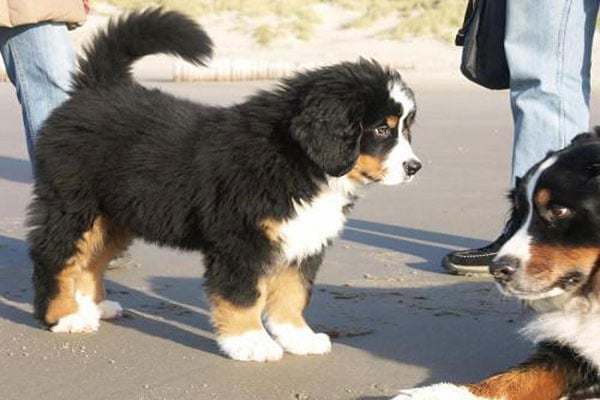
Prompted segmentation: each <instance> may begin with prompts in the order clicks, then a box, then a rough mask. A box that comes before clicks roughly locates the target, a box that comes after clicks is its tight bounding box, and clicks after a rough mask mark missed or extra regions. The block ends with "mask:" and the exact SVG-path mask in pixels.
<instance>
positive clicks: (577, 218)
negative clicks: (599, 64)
mask: <svg viewBox="0 0 600 400" xmlns="http://www.w3.org/2000/svg"><path fill="white" fill-rule="evenodd" d="M511 198H512V199H513V203H514V210H515V213H516V215H515V217H516V218H517V221H520V224H519V229H518V230H517V231H516V232H515V234H514V235H513V236H512V237H511V238H510V240H509V241H508V242H506V243H505V244H504V246H502V248H501V249H500V251H499V253H498V255H497V256H496V258H495V260H494V261H493V263H492V265H491V266H490V272H491V273H492V275H493V276H494V279H495V281H496V283H497V285H498V287H499V288H500V290H501V291H502V293H504V294H506V295H508V296H513V297H516V298H518V299H521V300H523V301H524V302H526V303H527V304H528V305H530V306H531V307H532V308H533V309H534V310H536V311H538V312H539V314H537V315H536V316H535V318H534V319H533V320H532V321H531V322H529V323H528V324H527V325H526V326H525V328H524V329H523V330H522V332H523V333H524V335H525V336H526V337H528V338H530V339H531V340H532V341H533V342H534V343H536V344H537V349H536V352H535V353H534V354H533V355H532V356H531V357H530V358H529V359H528V360H527V361H525V362H524V363H522V364H521V365H519V366H517V367H515V368H513V369H511V370H509V371H507V372H504V373H501V374H498V375H495V376H492V377H491V378H488V379H485V380H484V381H482V382H479V383H476V384H471V385H453V384H448V383H442V384H438V385H432V386H429V387H424V388H417V389H411V390H406V391H403V392H402V393H401V394H400V395H399V396H397V397H396V398H395V399H397V400H405V399H412V400H426V399H427V400H436V399H456V400H459V399H465V400H469V399H472V400H476V399H477V400H481V399H486V400H487V399H495V400H556V399H561V398H565V399H598V398H600V390H598V389H600V386H599V384H600V376H599V373H600V339H599V335H600V128H596V129H595V131H594V132H593V133H585V134H581V135H579V136H577V137H576V138H575V139H574V140H573V141H572V143H571V144H570V145H569V146H568V147H566V148H565V149H563V150H560V151H557V152H552V153H550V154H548V156H547V157H546V158H545V159H543V160H542V161H540V162H539V163H538V164H536V165H535V166H534V167H532V168H531V169H530V170H529V171H528V172H527V174H526V175H525V177H523V179H521V180H520V183H519V184H518V186H517V189H516V190H515V191H514V192H513V193H512V195H511Z"/></svg>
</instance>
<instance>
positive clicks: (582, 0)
mask: <svg viewBox="0 0 600 400" xmlns="http://www.w3.org/2000/svg"><path fill="white" fill-rule="evenodd" d="M597 12H598V0H546V1H544V2H543V5H542V4H541V3H540V2H539V1H537V0H508V1H507V25H506V37H505V48H506V57H507V61H508V66H509V69H510V76H511V82H510V100H511V107H512V113H513V119H514V149H513V164H512V178H513V180H512V182H511V184H514V182H515V180H514V179H515V178H516V177H521V176H523V175H524V174H525V173H526V172H527V170H528V169H529V168H530V167H532V166H533V165H534V164H535V163H536V162H538V161H539V160H541V159H542V158H544V157H545V156H546V154H547V153H548V152H549V151H551V150H558V149H561V148H563V147H565V146H566V145H567V144H569V142H570V141H571V139H572V138H573V137H574V136H576V135H577V134H578V133H581V132H584V131H587V130H588V129H589V114H590V111H589V98H590V66H591V47H592V39H593V35H594V29H595V25H596V14H597Z"/></svg>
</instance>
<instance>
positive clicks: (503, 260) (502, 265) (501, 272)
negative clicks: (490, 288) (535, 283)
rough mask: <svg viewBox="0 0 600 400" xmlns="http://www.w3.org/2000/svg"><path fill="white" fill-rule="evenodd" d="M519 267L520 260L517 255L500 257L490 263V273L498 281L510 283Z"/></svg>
mask: <svg viewBox="0 0 600 400" xmlns="http://www.w3.org/2000/svg"><path fill="white" fill-rule="evenodd" d="M517 269H519V260H518V259H517V258H515V257H510V256H504V257H500V258H498V259H496V260H494V261H492V263H491V264H490V274H492V275H493V276H494V279H495V280H496V282H498V283H508V282H510V280H511V279H512V277H513V275H514V274H515V272H517Z"/></svg>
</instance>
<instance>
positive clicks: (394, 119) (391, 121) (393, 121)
mask: <svg viewBox="0 0 600 400" xmlns="http://www.w3.org/2000/svg"><path fill="white" fill-rule="evenodd" d="M399 120H400V118H399V117H398V116H397V115H390V116H388V117H387V118H386V119H385V122H386V124H387V126H388V127H390V128H392V129H393V128H396V127H397V126H398V121H399Z"/></svg>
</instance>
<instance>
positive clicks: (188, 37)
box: [73, 8, 213, 90]
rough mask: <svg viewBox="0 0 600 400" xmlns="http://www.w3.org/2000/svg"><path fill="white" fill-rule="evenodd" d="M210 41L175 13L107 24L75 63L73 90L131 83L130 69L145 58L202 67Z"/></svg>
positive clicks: (149, 13) (153, 12)
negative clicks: (164, 57)
mask: <svg viewBox="0 0 600 400" xmlns="http://www.w3.org/2000/svg"><path fill="white" fill-rule="evenodd" d="M212 46H213V43H212V40H211V39H210V37H208V35H207V34H206V32H205V31H204V30H203V29H202V27H200V25H198V24H197V23H196V22H195V21H194V20H192V19H191V18H189V17H187V16H186V15H184V14H182V13H179V12H175V11H164V10H162V9H161V8H150V9H147V10H143V11H135V12H132V13H130V14H127V15H125V16H123V17H120V18H118V19H113V20H111V21H110V22H109V24H108V27H107V28H106V29H105V30H104V31H103V32H101V33H99V34H98V35H97V36H96V37H95V38H94V40H93V41H92V43H91V45H90V46H88V47H87V48H86V49H85V51H84V56H83V57H82V58H80V59H79V72H78V73H77V74H76V75H75V76H74V78H73V87H74V89H75V90H79V89H84V88H95V87H98V86H107V85H114V84H123V83H127V82H130V81H131V65H132V64H133V62H134V61H136V60H137V59H139V58H141V57H144V56H146V55H149V54H156V53H167V54H174V55H177V56H179V57H181V58H183V59H185V60H187V61H189V62H192V63H194V64H201V65H204V62H205V61H207V60H208V59H210V57H211V56H212Z"/></svg>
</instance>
